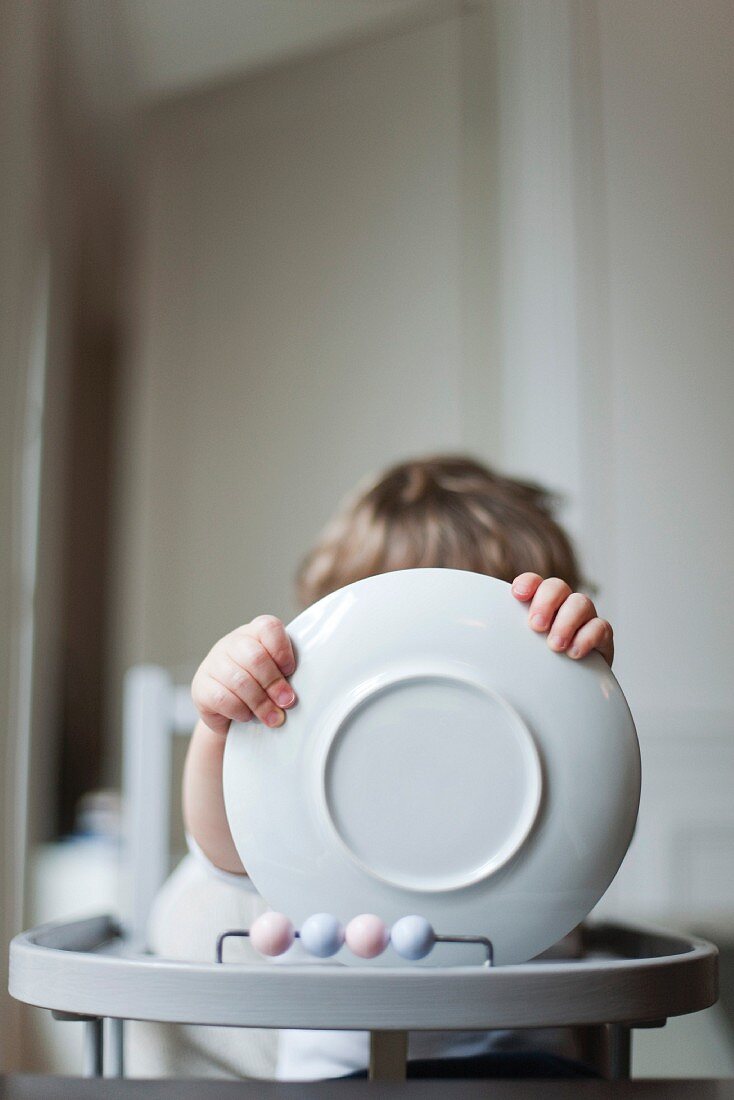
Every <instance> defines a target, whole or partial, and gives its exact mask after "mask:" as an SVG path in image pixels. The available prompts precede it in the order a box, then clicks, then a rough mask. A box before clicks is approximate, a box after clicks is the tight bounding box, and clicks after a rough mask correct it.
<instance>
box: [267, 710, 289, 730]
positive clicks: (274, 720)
mask: <svg viewBox="0 0 734 1100" xmlns="http://www.w3.org/2000/svg"><path fill="white" fill-rule="evenodd" d="M284 717H285V715H284V714H283V712H282V711H280V710H271V711H270V714H266V715H265V725H266V726H279V725H280V724H281V722H282V721H283V718H284Z"/></svg>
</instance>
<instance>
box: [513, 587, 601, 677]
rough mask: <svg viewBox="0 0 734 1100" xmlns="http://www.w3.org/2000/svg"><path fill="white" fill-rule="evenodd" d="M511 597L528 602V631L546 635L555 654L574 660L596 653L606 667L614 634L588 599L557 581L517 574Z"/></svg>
mask: <svg viewBox="0 0 734 1100" xmlns="http://www.w3.org/2000/svg"><path fill="white" fill-rule="evenodd" d="M512 594H513V596H514V597H515V599H517V600H520V601H521V602H522V603H527V602H528V600H532V603H531V604H530V611H529V616H528V617H529V623H530V627H531V629H532V630H536V631H537V632H538V633H539V634H548V645H549V646H550V648H551V649H554V650H555V651H556V652H557V653H567V654H568V656H569V657H573V658H574V660H578V658H579V657H585V656H586V654H587V653H590V652H591V651H592V649H598V650H599V652H600V653H601V655H602V657H603V658H604V660H605V661H606V662H607V664H608V665H611V663H612V660H613V659H614V634H613V632H612V628H611V626H610V625H609V623H608V622H607V621H606V619H600V618H599V617H598V616H597V614H596V608H595V607H594V604H593V603H592V601H591V600H590V599H589V597H588V596H584V595H582V594H581V593H580V592H572V591H571V589H570V587H569V586H568V585H567V584H566V582H565V581H561V580H559V579H558V577H549V578H547V579H546V580H543V578H542V577H539V576H538V574H537V573H521V574H520V576H519V577H515V579H514V581H513V582H512Z"/></svg>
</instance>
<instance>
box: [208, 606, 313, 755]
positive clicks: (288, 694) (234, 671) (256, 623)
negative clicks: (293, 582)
mask: <svg viewBox="0 0 734 1100" xmlns="http://www.w3.org/2000/svg"><path fill="white" fill-rule="evenodd" d="M295 668H296V661H295V657H294V655H293V646H292V645H291V642H290V639H289V637H288V635H287V634H286V632H285V627H284V626H283V624H282V622H281V621H280V619H276V618H275V616H273V615H259V616H258V618H256V619H253V620H252V622H251V623H247V624H246V625H245V626H240V627H238V628H237V630H233V631H232V633H231V634H227V635H226V637H224V638H222V639H221V641H219V642H217V644H216V645H215V646H214V647H213V649H211V650H210V652H209V654H208V655H207V656H206V657H205V658H204V660H203V661H202V663H201V665H200V666H199V669H198V671H197V673H196V675H195V676H194V679H193V681H192V684H191V698H192V699H193V700H194V705H195V706H196V709H197V710H198V711H199V714H200V715H201V717H202V720H203V722H204V724H205V725H206V726H208V727H209V729H210V730H213V732H214V733H221V734H225V733H226V732H227V730H228V729H229V724H230V722H231V721H232V720H234V721H237V722H248V721H249V720H250V718H252V716H253V715H256V716H257V717H258V718H259V719H260V721H261V722H264V723H265V725H266V726H281V725H282V724H283V722H284V721H285V713H284V712H285V710H286V709H287V708H288V707H291V706H293V704H294V703H295V701H296V697H295V695H294V693H293V689H292V688H291V686H290V684H289V683H288V681H287V679H286V677H287V676H291V675H292V674H293V672H294V671H295Z"/></svg>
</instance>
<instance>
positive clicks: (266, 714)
mask: <svg viewBox="0 0 734 1100" xmlns="http://www.w3.org/2000/svg"><path fill="white" fill-rule="evenodd" d="M250 641H251V642H252V645H253V646H257V647H258V649H262V647H261V646H259V643H257V642H255V641H254V639H250ZM228 644H229V643H228ZM262 652H263V653H264V652H265V651H264V650H263V651H262ZM246 660H247V662H248V663H247V665H246V666H243V665H241V664H239V662H238V661H235V660H233V658H232V657H230V656H229V654H228V653H227V652H225V651H224V650H223V649H221V648H219V647H215V648H214V649H213V650H212V652H211V654H210V655H209V660H208V662H207V671H208V672H209V674H210V675H211V676H212V677H213V678H214V679H215V680H218V681H219V682H220V683H221V684H223V685H224V686H225V687H226V688H228V690H229V691H231V692H233V693H234V694H235V695H236V696H237V697H238V698H239V699H240V700H241V701H242V702H243V703H245V705H246V706H248V707H249V708H250V710H251V711H252V713H253V714H254V715H256V716H257V717H258V718H259V719H260V721H261V722H263V723H264V724H265V725H266V726H272V727H275V726H282V724H283V721H284V719H285V714H284V713H283V710H282V709H281V707H279V706H277V705H276V704H275V703H274V702H273V700H272V699H271V698H270V696H269V695H268V693H267V691H266V690H265V688H264V687H263V685H262V684H261V683H260V681H259V680H258V679H256V676H255V668H258V669H260V670H262V669H263V668H267V667H268V665H271V666H272V667H273V668H275V666H274V665H273V663H272V661H271V659H270V656H269V655H266V658H265V659H263V660H262V662H260V663H258V662H256V661H255V660H254V659H253V658H252V657H251V656H250V654H249V653H248V655H247V657H246ZM251 669H252V671H251ZM277 675H278V677H279V678H281V677H280V673H277ZM281 679H282V678H281Z"/></svg>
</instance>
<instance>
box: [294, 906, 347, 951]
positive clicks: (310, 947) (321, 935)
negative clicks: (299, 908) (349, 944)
mask: <svg viewBox="0 0 734 1100" xmlns="http://www.w3.org/2000/svg"><path fill="white" fill-rule="evenodd" d="M301 943H302V944H303V946H304V947H305V948H306V950H307V951H308V952H309V954H311V955H315V956H316V957H317V958H318V959H328V958H331V956H332V955H336V953H337V951H338V950H339V948H340V947H341V945H342V944H343V943H344V927H343V925H342V924H341V923H340V922H339V921H338V920H337V919H336V917H332V915H331V913H314V914H313V916H310V917H307V918H306V920H305V921H304V922H303V924H302V926H301Z"/></svg>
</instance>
